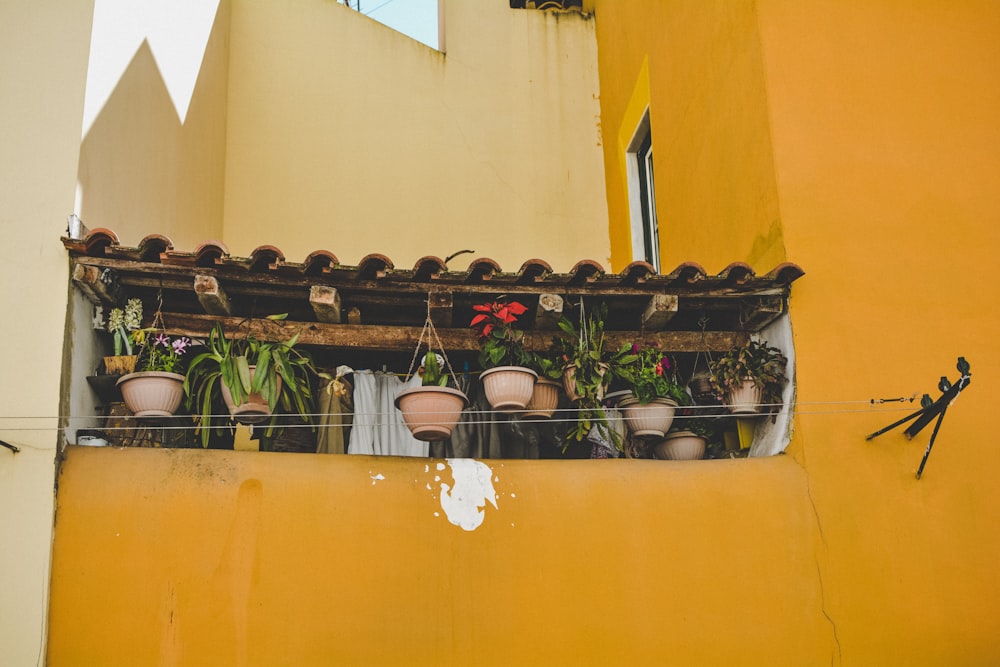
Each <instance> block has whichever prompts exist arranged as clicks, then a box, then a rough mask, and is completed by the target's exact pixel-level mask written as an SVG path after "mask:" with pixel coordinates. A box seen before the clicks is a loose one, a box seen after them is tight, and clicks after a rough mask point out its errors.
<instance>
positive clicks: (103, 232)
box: [83, 227, 118, 257]
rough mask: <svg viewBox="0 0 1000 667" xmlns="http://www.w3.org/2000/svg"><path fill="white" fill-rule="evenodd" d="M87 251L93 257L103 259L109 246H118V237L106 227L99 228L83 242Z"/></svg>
mask: <svg viewBox="0 0 1000 667" xmlns="http://www.w3.org/2000/svg"><path fill="white" fill-rule="evenodd" d="M83 245H84V248H85V251H84V252H86V253H87V254H88V255H89V256H91V257H101V256H103V255H104V254H105V251H106V249H107V248H108V247H109V246H113V245H114V246H117V245H118V235H117V234H115V233H114V232H113V231H111V230H110V229H107V228H105V227H98V228H97V229H94V230H91V232H90V233H89V234H87V238H85V239H84V240H83Z"/></svg>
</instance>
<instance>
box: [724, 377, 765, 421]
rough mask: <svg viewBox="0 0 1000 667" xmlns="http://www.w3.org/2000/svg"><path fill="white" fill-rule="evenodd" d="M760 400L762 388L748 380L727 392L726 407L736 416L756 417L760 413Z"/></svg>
mask: <svg viewBox="0 0 1000 667" xmlns="http://www.w3.org/2000/svg"><path fill="white" fill-rule="evenodd" d="M760 398H761V390H760V387H758V386H757V383H756V382H754V381H753V380H750V379H747V380H744V381H743V383H742V384H740V385H739V386H736V387H734V388H732V389H730V390H729V391H728V392H726V405H728V406H729V411H730V412H731V413H733V414H734V415H756V414H759V413H760V408H759V406H760Z"/></svg>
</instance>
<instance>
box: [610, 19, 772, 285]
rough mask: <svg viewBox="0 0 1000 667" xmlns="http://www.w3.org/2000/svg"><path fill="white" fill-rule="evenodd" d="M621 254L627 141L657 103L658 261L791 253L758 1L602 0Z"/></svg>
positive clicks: (619, 262)
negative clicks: (777, 172)
mask: <svg viewBox="0 0 1000 667" xmlns="http://www.w3.org/2000/svg"><path fill="white" fill-rule="evenodd" d="M594 13H595V16H596V21H595V22H596V24H597V37H598V44H599V47H598V48H599V53H600V58H599V67H600V75H601V126H602V129H603V134H604V137H605V140H606V141H605V151H604V166H605V173H606V175H607V193H608V211H609V227H610V238H611V248H612V265H613V266H614V268H615V269H616V270H620V269H621V268H623V267H624V266H625V265H626V264H628V263H629V262H631V261H632V260H633V259H638V258H633V257H632V252H631V245H630V231H629V230H630V226H629V207H628V186H627V182H626V171H625V169H626V167H625V150H626V148H627V146H628V142H629V140H630V139H631V138H632V136H633V134H634V133H635V129H636V126H637V124H638V122H639V120H640V118H641V117H642V111H643V110H644V109H645V108H646V107H648V108H649V116H650V127H651V134H652V144H653V171H654V173H655V177H656V208H657V218H658V221H659V229H660V258H661V268H662V270H663V271H664V272H668V271H670V270H671V269H673V268H674V267H675V266H677V265H678V264H679V263H681V262H685V261H696V262H700V263H701V264H702V265H703V266H705V268H706V269H707V270H708V271H710V272H716V271H719V270H721V269H722V268H723V267H725V266H726V265H727V264H729V263H730V262H733V261H745V262H748V263H750V265H751V266H753V267H755V268H757V269H758V270H761V271H764V270H769V269H771V268H772V267H774V266H775V265H776V264H778V263H779V262H782V261H784V260H785V251H784V245H783V240H782V226H781V216H780V213H779V207H778V196H777V190H776V186H775V176H774V165H773V159H772V147H771V139H770V133H769V124H768V116H767V109H768V107H767V99H766V92H765V86H764V83H765V82H764V70H763V65H762V61H761V48H760V40H759V37H758V32H757V17H756V11H755V3H754V2H752V1H750V0H739V1H733V0H690V1H672V2H662V1H661V0H630V1H629V2H616V1H615V0H595V1H594Z"/></svg>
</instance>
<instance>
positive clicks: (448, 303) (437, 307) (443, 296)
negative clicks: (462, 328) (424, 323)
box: [427, 290, 455, 329]
mask: <svg viewBox="0 0 1000 667" xmlns="http://www.w3.org/2000/svg"><path fill="white" fill-rule="evenodd" d="M454 306H455V298H454V297H453V296H452V294H451V292H449V291H447V290H432V291H431V292H430V294H428V295H427V312H428V313H430V316H431V322H433V323H434V327H435V328H437V329H444V328H448V327H450V326H452V324H453V322H452V316H453V308H454Z"/></svg>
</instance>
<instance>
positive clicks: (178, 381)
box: [117, 371, 184, 417]
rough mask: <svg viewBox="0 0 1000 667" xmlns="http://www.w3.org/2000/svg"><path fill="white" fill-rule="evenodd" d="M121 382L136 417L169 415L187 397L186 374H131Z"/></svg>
mask: <svg viewBox="0 0 1000 667" xmlns="http://www.w3.org/2000/svg"><path fill="white" fill-rule="evenodd" d="M117 384H118V388H119V389H121V392H122V399H124V401H125V405H127V406H128V409H129V410H131V411H132V414H134V415H135V416H136V417H169V416H170V415H172V414H174V413H175V412H176V411H177V408H179V407H180V405H181V399H182V398H184V376H183V375H180V374H178V373H163V372H160V371H144V372H141V373H129V374H128V375H124V376H122V377H121V378H119V380H118V383H117Z"/></svg>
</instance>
